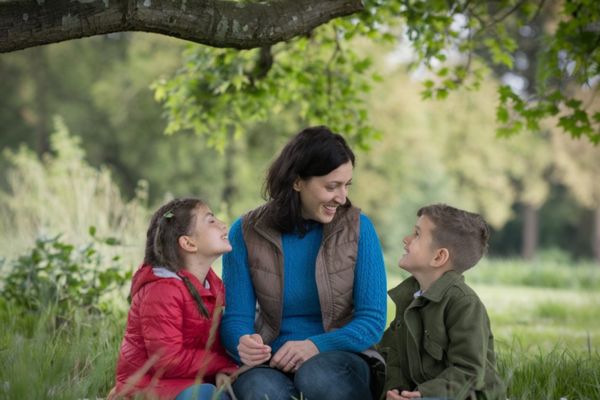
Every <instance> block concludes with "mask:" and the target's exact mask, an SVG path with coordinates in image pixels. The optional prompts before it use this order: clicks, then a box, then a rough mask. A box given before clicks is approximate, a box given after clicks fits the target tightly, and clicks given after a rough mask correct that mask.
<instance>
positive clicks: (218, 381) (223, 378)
mask: <svg viewBox="0 0 600 400" xmlns="http://www.w3.org/2000/svg"><path fill="white" fill-rule="evenodd" d="M227 383H229V384H231V378H230V377H229V375H227V374H226V373H224V372H219V373H217V376H216V377H215V385H216V386H217V388H221V387H222V386H224V385H226V384H227Z"/></svg>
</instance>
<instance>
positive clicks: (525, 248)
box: [521, 203, 539, 260]
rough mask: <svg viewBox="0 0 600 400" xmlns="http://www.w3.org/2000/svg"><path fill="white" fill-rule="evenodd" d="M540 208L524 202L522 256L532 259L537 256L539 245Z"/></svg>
mask: <svg viewBox="0 0 600 400" xmlns="http://www.w3.org/2000/svg"><path fill="white" fill-rule="evenodd" d="M538 219H539V218H538V209H537V207H535V206H534V205H532V204H528V203H525V204H523V233H522V235H523V237H522V240H523V242H522V247H521V256H522V257H523V258H524V259H526V260H531V259H533V257H534V256H535V253H536V251H537V245H538V228H539V226H538V225H539V221H538Z"/></svg>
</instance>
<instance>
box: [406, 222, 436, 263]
mask: <svg viewBox="0 0 600 400" xmlns="http://www.w3.org/2000/svg"><path fill="white" fill-rule="evenodd" d="M433 229H435V224H434V223H433V222H432V221H431V220H430V219H429V218H428V217H427V216H426V215H422V216H420V217H419V218H418V219H417V224H416V225H415V229H414V232H413V233H412V234H410V235H408V236H406V237H405V238H404V240H403V241H402V243H404V251H405V253H404V255H403V256H402V258H400V261H399V263H398V264H399V266H400V268H403V269H405V270H406V271H408V272H410V273H413V274H414V273H415V272H418V271H420V270H423V269H425V268H427V267H429V265H430V263H431V261H432V260H433V258H434V257H435V248H434V244H433V235H432V232H433Z"/></svg>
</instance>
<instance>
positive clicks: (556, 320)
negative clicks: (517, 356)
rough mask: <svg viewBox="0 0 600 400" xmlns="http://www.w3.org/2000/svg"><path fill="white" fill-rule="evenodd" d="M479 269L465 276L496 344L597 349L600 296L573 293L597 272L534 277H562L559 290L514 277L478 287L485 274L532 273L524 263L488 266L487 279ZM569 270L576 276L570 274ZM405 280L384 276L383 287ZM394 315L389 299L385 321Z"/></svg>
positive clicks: (554, 269) (590, 292)
mask: <svg viewBox="0 0 600 400" xmlns="http://www.w3.org/2000/svg"><path fill="white" fill-rule="evenodd" d="M478 268H479V266H477V267H476V268H475V269H473V270H472V271H469V272H468V273H467V274H466V280H467V282H469V283H470V284H471V286H472V287H473V289H474V290H475V291H476V292H477V294H478V295H479V297H480V298H481V300H482V301H483V303H484V304H485V306H486V308H487V310H488V314H489V316H490V320H491V324H492V331H493V333H494V336H495V338H496V341H497V342H499V343H505V344H506V343H509V344H510V343H513V341H515V340H518V341H520V343H521V345H522V347H523V348H526V349H528V350H534V351H535V350H536V349H537V347H540V348H541V349H544V350H550V349H554V348H563V349H567V348H568V349H570V350H573V351H588V349H591V350H592V351H594V350H596V349H599V348H600V347H599V345H600V292H599V291H596V290H591V289H577V288H575V287H576V286H577V285H578V283H577V282H582V281H584V280H585V279H584V277H583V275H579V274H582V273H583V271H587V272H588V273H589V274H590V275H592V276H595V274H596V273H597V272H596V270H597V269H598V270H600V268H598V267H588V266H583V267H562V268H560V267H558V266H551V267H549V271H538V272H537V273H539V274H542V275H543V276H549V275H550V272H552V273H555V272H556V273H557V274H558V275H560V276H563V277H564V279H563V280H562V281H561V284H562V288H553V287H551V288H546V287H540V286H538V285H536V287H531V286H526V282H524V281H519V280H518V279H517V278H516V277H513V278H511V281H512V284H505V283H503V282H500V283H495V284H492V283H491V282H490V283H485V284H483V283H479V282H481V281H486V280H489V279H491V273H490V272H489V270H493V271H494V273H495V274H496V276H499V277H502V276H503V274H504V271H502V269H503V268H508V269H510V270H527V268H532V267H531V265H528V264H527V263H525V262H520V263H519V262H516V261H513V262H511V263H509V264H507V263H506V262H504V261H502V262H498V264H495V263H494V262H489V264H488V265H486V266H485V268H487V269H489V270H488V271H483V274H484V275H486V279H480V278H481V277H480V276H479V277H478V276H477V273H478V271H477V269H478ZM577 268H579V269H577ZM542 269H543V268H542ZM573 270H575V271H580V272H579V273H577V272H575V273H573V274H570V272H573ZM557 271H560V272H557ZM533 274H534V273H533V272H532V273H531V274H530V275H528V274H527V273H521V275H520V276H521V277H523V276H530V277H531V276H534V275H533ZM405 276H406V274H404V273H395V272H392V273H389V272H388V287H390V288H391V287H394V286H396V285H397V284H399V283H400V282H401V281H402V279H404V277H405ZM499 280H502V278H500V279H499ZM542 281H544V280H537V282H538V284H539V283H540V282H542ZM527 282H529V283H530V281H527ZM590 285H591V284H590ZM395 312H396V310H395V306H394V304H393V303H392V302H391V301H390V300H389V299H388V322H389V321H390V320H391V319H392V318H393V316H394V315H395Z"/></svg>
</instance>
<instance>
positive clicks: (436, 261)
mask: <svg viewBox="0 0 600 400" xmlns="http://www.w3.org/2000/svg"><path fill="white" fill-rule="evenodd" d="M449 260H450V252H449V251H448V249H447V248H445V247H441V248H439V249H437V250H436V252H435V256H434V257H433V260H431V265H432V266H434V267H443V266H444V265H446V264H447V263H448V261H449Z"/></svg>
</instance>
